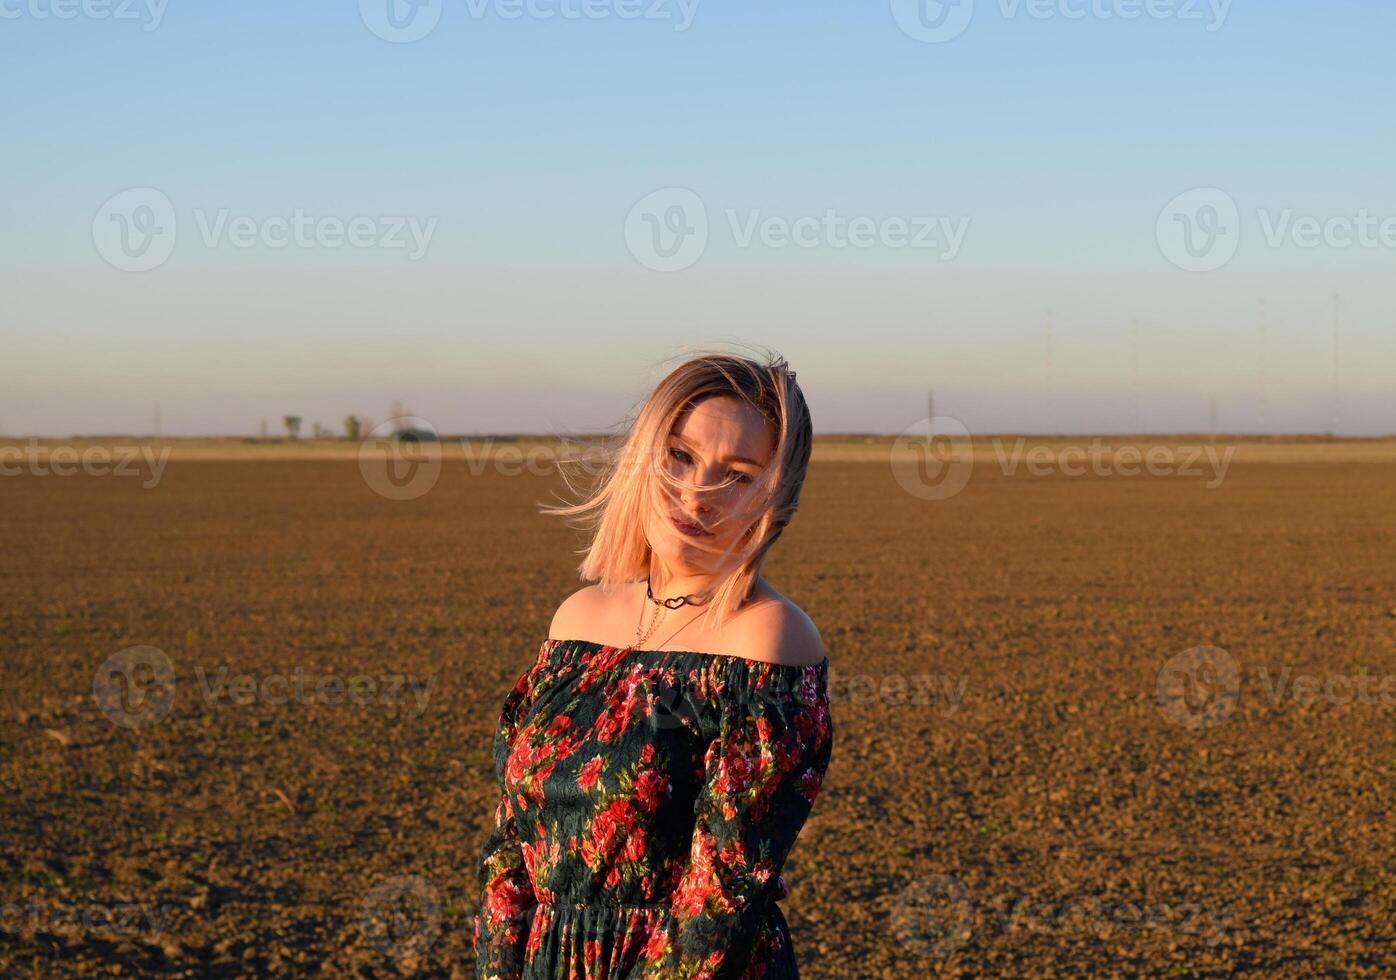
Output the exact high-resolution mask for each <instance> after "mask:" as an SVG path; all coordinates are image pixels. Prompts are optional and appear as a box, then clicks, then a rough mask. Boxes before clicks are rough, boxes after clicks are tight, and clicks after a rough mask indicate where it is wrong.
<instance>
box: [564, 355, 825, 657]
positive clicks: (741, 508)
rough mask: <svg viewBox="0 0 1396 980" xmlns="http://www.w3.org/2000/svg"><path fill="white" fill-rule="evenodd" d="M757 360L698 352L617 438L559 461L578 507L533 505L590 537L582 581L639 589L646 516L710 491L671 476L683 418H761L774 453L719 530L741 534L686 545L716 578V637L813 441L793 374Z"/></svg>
mask: <svg viewBox="0 0 1396 980" xmlns="http://www.w3.org/2000/svg"><path fill="white" fill-rule="evenodd" d="M692 353H694V352H693V351H689V352H688V354H692ZM680 356H687V355H680ZM760 358H761V359H760V360H757V359H753V358H748V357H742V356H739V355H737V354H733V353H729V352H726V351H720V350H715V349H711V348H708V349H704V350H701V351H699V352H697V356H694V357H691V358H690V359H689V360H687V361H685V362H684V363H682V364H680V365H679V366H678V367H676V368H674V369H673V370H672V371H670V373H669V374H668V375H667V376H666V377H665V378H664V380H663V381H661V382H660V383H659V385H658V386H657V387H656V388H655V389H654V390H653V391H652V392H651V393H650V395H649V396H648V397H647V398H646V399H645V400H644V401H643V402H642V403H641V405H640V406H639V409H638V411H636V412H632V413H631V415H630V416H628V417H627V423H626V424H625V425H624V426H623V428H622V431H621V432H620V433H619V434H618V435H616V436H610V437H606V438H603V439H602V441H601V443H600V445H599V446H594V447H592V448H591V449H590V451H589V452H586V453H584V454H583V455H582V456H581V457H580V458H579V457H574V456H568V455H566V454H560V455H559V460H558V463H559V470H560V472H561V473H562V476H563V479H564V481H565V482H566V484H567V486H568V489H569V491H571V492H572V493H573V494H574V495H575V496H579V497H580V498H581V499H580V500H579V501H578V502H577V503H575V504H570V505H564V506H560V507H557V506H551V505H548V504H542V503H540V504H539V508H540V510H542V511H543V512H544V513H549V514H555V515H559V516H561V517H563V518H564V520H566V521H567V522H568V523H569V524H571V525H573V526H574V527H578V528H580V529H583V530H585V531H586V532H587V533H588V534H589V537H590V542H589V544H588V546H587V547H585V548H583V549H582V550H581V551H579V552H577V553H578V554H582V555H584V556H585V557H584V558H583V560H582V562H581V564H580V565H579V566H578V572H579V574H580V576H581V578H582V579H584V580H594V581H596V582H597V583H598V584H599V585H601V586H602V587H612V586H615V585H620V584H623V583H626V582H635V581H643V580H644V579H645V577H646V576H648V575H649V573H650V563H651V558H652V555H653V551H652V548H651V546H650V542H649V540H648V537H647V536H646V531H645V527H646V517H647V516H650V515H658V517H659V519H660V520H667V517H668V515H669V514H671V513H673V512H674V511H675V510H676V509H677V507H676V506H675V504H674V501H675V500H676V499H677V496H676V491H677V490H678V489H681V488H688V489H693V490H700V489H705V490H712V489H715V488H714V487H712V486H700V485H699V484H696V483H690V482H688V481H685V480H683V479H682V478H680V477H679V476H678V475H677V474H675V473H672V472H670V466H669V463H668V458H669V457H668V441H669V437H670V435H671V434H672V433H673V431H674V428H675V426H676V425H677V424H678V422H679V421H680V419H681V418H682V417H683V415H684V413H685V412H687V411H689V410H690V409H692V408H693V407H694V406H695V405H697V404H698V403H699V402H702V401H704V400H705V399H708V398H712V397H717V396H729V397H734V398H737V399H740V400H741V401H744V402H745V403H747V404H748V405H751V406H753V407H754V408H755V409H757V411H758V412H760V414H761V415H762V416H763V417H764V418H765V419H766V421H767V422H768V423H769V425H770V426H771V432H772V435H773V437H774V439H773V442H774V449H773V451H772V453H771V457H770V460H769V461H768V463H767V465H766V466H765V467H764V468H763V470H762V471H761V473H760V475H759V476H757V477H756V478H755V479H754V480H753V481H752V483H751V484H750V485H748V486H743V487H742V488H741V490H740V491H735V490H734V491H729V492H730V494H731V497H730V498H729V501H728V502H725V503H724V505H723V510H724V515H723V517H722V518H721V520H720V521H719V523H722V522H730V523H731V524H734V525H736V526H740V527H742V528H744V531H743V533H742V534H741V535H739V536H736V537H735V538H733V539H732V543H731V544H730V545H729V546H728V547H727V548H725V549H724V548H718V547H716V546H708V547H706V549H705V544H704V540H705V539H703V538H701V537H698V538H694V539H692V542H691V544H692V547H694V548H696V549H698V550H700V551H701V550H707V551H708V552H709V559H710V564H709V565H707V566H705V567H710V568H712V569H713V571H714V574H716V575H718V576H719V578H718V584H717V587H716V588H715V589H714V590H713V592H712V594H711V598H710V599H709V601H708V603H707V608H706V610H705V611H704V613H703V615H702V618H703V619H704V620H705V621H706V623H707V625H708V628H709V629H711V630H714V631H716V630H717V629H720V628H721V626H722V624H723V623H724V622H726V621H727V619H728V618H729V617H730V616H731V615H733V614H734V613H735V612H736V611H737V610H738V608H740V606H741V604H742V603H743V602H744V601H745V600H746V599H747V598H748V597H749V596H750V594H751V590H752V588H753V587H754V585H755V582H756V577H757V575H758V574H760V571H761V565H762V563H763V562H764V561H765V559H766V554H767V552H769V551H770V549H771V546H772V545H774V544H775V543H776V541H777V540H778V539H779V538H780V536H781V533H782V532H783V531H784V530H785V527H786V525H788V524H789V523H790V521H791V520H792V519H793V518H794V516H795V511H796V510H797V509H798V508H799V504H800V490H801V487H803V485H804V482H805V472H806V470H807V469H808V468H809V459H810V450H811V448H812V444H813V440H814V436H813V427H812V425H811V422H810V413H809V407H808V405H807V404H806V402H805V396H804V393H803V392H802V391H801V390H800V386H799V385H798V384H796V383H795V372H794V371H792V370H790V369H789V366H788V365H787V363H786V361H785V359H784V358H783V357H780V356H779V355H778V354H775V353H774V352H772V351H770V350H766V349H762V351H761V354H760ZM564 442H565V440H564ZM574 465H580V468H581V469H582V470H583V471H585V472H588V473H590V474H591V475H592V477H593V478H594V485H593V486H591V487H588V488H585V489H582V490H579V489H578V487H577V486H576V484H574V483H573V480H572V479H571V477H570V476H569V474H568V468H569V467H572V466H574ZM731 482H732V480H730V479H729V480H728V481H727V482H725V483H723V484H719V485H718V487H725V486H728V485H729V484H730V483H731ZM705 526H707V528H708V530H713V529H714V527H713V526H708V525H705ZM729 569H730V571H729ZM724 571H726V572H727V574H726V575H722V573H723V572H724Z"/></svg>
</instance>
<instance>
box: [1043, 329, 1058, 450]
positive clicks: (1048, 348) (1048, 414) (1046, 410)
mask: <svg viewBox="0 0 1396 980" xmlns="http://www.w3.org/2000/svg"><path fill="white" fill-rule="evenodd" d="M1045 352H1046V363H1045V365H1044V369H1045V371H1046V375H1047V398H1046V402H1047V403H1046V404H1045V405H1043V406H1042V408H1043V413H1042V414H1043V417H1044V418H1046V419H1047V420H1048V423H1049V425H1048V428H1050V427H1051V426H1050V423H1051V422H1052V421H1053V420H1054V419H1055V417H1056V413H1055V412H1053V411H1052V308H1051V307H1050V306H1049V307H1047V336H1046V345H1045Z"/></svg>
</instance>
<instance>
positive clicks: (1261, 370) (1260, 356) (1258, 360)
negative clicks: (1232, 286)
mask: <svg viewBox="0 0 1396 980" xmlns="http://www.w3.org/2000/svg"><path fill="white" fill-rule="evenodd" d="M1256 329H1257V338H1256V345H1257V347H1258V348H1259V349H1258V350H1257V351H1256V357H1255V364H1256V372H1257V375H1258V380H1259V383H1260V424H1259V425H1258V426H1257V427H1256V431H1258V432H1261V433H1263V432H1264V431H1265V408H1266V405H1265V297H1264V296H1262V297H1260V306H1259V313H1258V316H1257V321H1256Z"/></svg>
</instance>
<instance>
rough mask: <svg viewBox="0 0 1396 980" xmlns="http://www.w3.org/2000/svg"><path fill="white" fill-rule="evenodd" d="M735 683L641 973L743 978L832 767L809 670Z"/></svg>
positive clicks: (820, 700) (824, 713) (826, 722)
mask: <svg viewBox="0 0 1396 980" xmlns="http://www.w3.org/2000/svg"><path fill="white" fill-rule="evenodd" d="M733 680H734V683H733V684H732V685H730V686H729V688H728V689H727V690H726V691H725V692H724V693H723V695H722V697H723V699H724V706H723V708H724V710H723V714H722V721H721V725H720V729H719V732H718V734H717V737H716V738H714V739H713V741H712V742H711V744H710V745H709V746H708V749H707V752H706V755H705V756H704V785H703V787H702V789H701V791H700V793H699V796H698V799H697V802H696V804H695V823H694V832H693V842H692V845H691V848H690V853H689V864H688V867H687V869H686V870H685V872H684V875H683V878H682V879H681V880H680V882H679V885H678V887H677V889H676V890H675V892H674V894H673V896H672V899H671V910H672V912H673V922H674V931H673V935H671V936H669V937H668V941H667V942H665V943H664V944H663V945H664V949H663V953H662V956H663V960H662V964H661V965H659V966H658V967H657V970H656V972H654V973H653V974H647V975H652V976H655V977H662V978H669V977H673V978H678V977H693V976H699V975H701V976H704V977H710V978H712V980H723V978H736V977H739V976H741V974H742V973H743V972H744V971H745V969H746V967H747V964H748V961H749V960H750V958H751V954H752V951H753V948H754V945H755V941H756V937H757V934H758V932H759V930H760V928H761V923H762V919H763V918H764V916H765V915H766V913H767V912H768V910H769V903H770V902H772V901H774V900H775V899H778V898H782V897H784V894H785V892H784V886H783V882H782V881H781V878H780V874H781V869H782V868H783V867H784V866H785V859H786V856H787V855H788V854H789V853H790V849H791V848H792V847H793V846H794V844H795V838H796V836H797V835H798V834H799V832H800V828H801V827H802V826H803V825H804V822H805V818H806V817H807V816H808V815H809V812H810V809H811V808H812V807H813V805H814V799H815V796H816V795H817V794H818V792H819V787H820V785H821V783H822V781H823V777H824V773H825V771H826V770H827V769H828V765H829V759H830V756H831V753H832V748H833V726H832V724H831V722H830V719H829V706H828V698H827V691H825V690H824V689H822V687H821V686H820V685H819V684H818V683H817V680H816V674H815V671H814V669H813V668H810V669H806V670H801V671H798V672H795V671H773V672H766V671H764V670H762V669H761V668H759V667H755V666H751V665H740V666H739V670H738V672H737V674H736V675H735V676H734V678H733ZM782 681H784V683H782ZM792 681H793V682H792Z"/></svg>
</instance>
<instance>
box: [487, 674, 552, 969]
mask: <svg viewBox="0 0 1396 980" xmlns="http://www.w3.org/2000/svg"><path fill="white" fill-rule="evenodd" d="M540 660H541V655H540ZM536 670H537V664H536V663H535V664H534V667H533V668H532V669H530V670H529V671H528V672H527V673H526V674H524V675H523V676H522V677H520V678H519V680H518V682H517V683H516V684H515V685H514V688H513V690H511V691H510V692H509V694H508V696H507V697H506V698H505V699H504V707H503V709H502V710H501V711H500V715H499V725H498V727H497V728H496V730H495V736H494V743H493V756H494V760H495V773H496V780H497V783H498V790H497V792H498V803H497V805H496V806H495V812H494V829H493V830H492V831H491V832H490V835H489V837H487V838H486V840H485V844H484V846H483V847H482V848H481V849H480V861H479V865H478V869H477V874H478V878H479V884H480V902H479V909H478V911H477V912H476V913H475V934H474V938H473V943H474V947H475V977H476V980H520V978H521V977H522V976H523V965H524V944H525V943H526V942H527V941H528V927H529V922H530V918H531V913H532V910H533V907H534V906H535V905H537V903H538V902H537V897H536V896H535V895H534V893H533V883H532V880H531V879H530V878H529V875H528V869H527V866H526V865H525V863H524V857H523V848H522V846H521V844H520V841H519V836H518V831H517V828H516V827H515V822H514V800H513V797H512V796H511V795H510V793H509V791H508V788H507V787H506V786H505V784H504V771H505V769H504V763H505V762H506V761H507V760H508V758H509V754H510V753H511V752H512V751H513V747H514V740H515V736H516V735H517V734H518V719H519V717H520V715H521V714H522V713H523V711H524V709H525V708H527V706H528V705H529V704H530V703H531V701H532V695H533V682H534V674H535V672H536Z"/></svg>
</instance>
